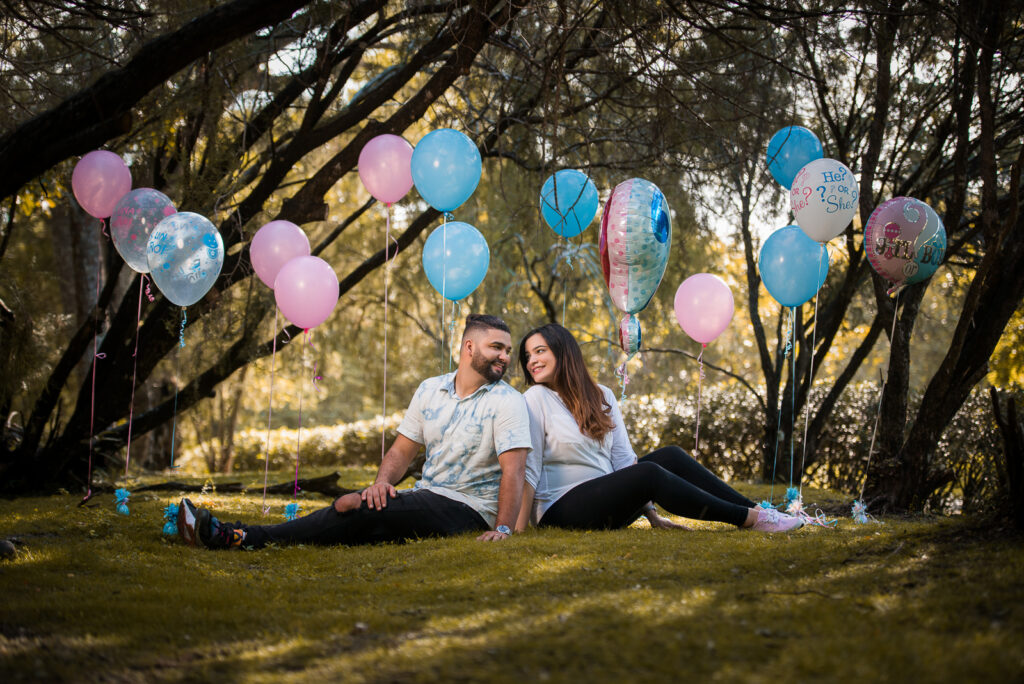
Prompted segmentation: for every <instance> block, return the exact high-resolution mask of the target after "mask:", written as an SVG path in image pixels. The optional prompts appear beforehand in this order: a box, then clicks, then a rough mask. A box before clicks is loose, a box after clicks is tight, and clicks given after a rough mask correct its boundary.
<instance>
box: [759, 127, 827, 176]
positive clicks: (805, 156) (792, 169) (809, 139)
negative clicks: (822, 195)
mask: <svg viewBox="0 0 1024 684" xmlns="http://www.w3.org/2000/svg"><path fill="white" fill-rule="evenodd" d="M822 156H824V150H822V148H821V141H820V140H818V137H817V136H816V135H814V133H811V132H810V131H809V130H807V129H806V128H804V127H803V126H786V127H785V128H782V129H780V130H779V131H777V132H776V133H775V135H773V136H772V139H771V140H770V141H769V142H768V153H767V154H766V157H767V160H768V171H769V172H771V174H772V178H774V179H775V181H776V182H777V183H778V184H779V185H781V186H782V187H784V188H786V189H787V190H789V189H790V188H791V187H792V186H793V179H794V178H796V174H797V172H799V171H800V169H802V168H803V167H804V166H806V165H807V164H809V163H810V162H812V161H814V160H815V159H821V158H822Z"/></svg>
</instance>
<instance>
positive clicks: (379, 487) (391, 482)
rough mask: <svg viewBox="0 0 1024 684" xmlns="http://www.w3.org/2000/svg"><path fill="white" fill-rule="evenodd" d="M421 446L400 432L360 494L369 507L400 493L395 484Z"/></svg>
mask: <svg viewBox="0 0 1024 684" xmlns="http://www.w3.org/2000/svg"><path fill="white" fill-rule="evenodd" d="M421 446H422V445H421V444H417V443H416V442H414V441H412V440H411V439H409V438H408V437H406V436H405V435H403V434H399V435H398V436H397V437H396V438H395V441H394V442H393V443H392V444H391V448H390V449H388V452H387V453H386V454H384V458H383V459H381V462H380V468H379V469H378V470H377V478H376V479H375V480H374V481H373V484H372V485H370V486H369V487H367V488H366V489H364V490H363V492H362V494H361V495H360V496H361V498H362V499H363V501H365V502H366V505H367V506H368V507H369V508H373V509H378V508H385V507H386V506H387V505H388V498H394V497H395V496H397V495H398V493H397V492H396V491H395V484H397V483H398V482H399V481H400V480H401V479H402V476H403V475H405V471H407V470H408V469H409V464H410V463H412V461H413V459H414V458H416V454H417V453H418V452H419V450H420V447H421ZM503 475H504V473H503ZM504 481H505V478H504V476H503V477H502V483H503V484H504Z"/></svg>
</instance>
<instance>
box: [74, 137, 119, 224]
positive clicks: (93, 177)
mask: <svg viewBox="0 0 1024 684" xmlns="http://www.w3.org/2000/svg"><path fill="white" fill-rule="evenodd" d="M131 189H132V172H131V171H129V170H128V166H127V165H126V164H125V163H124V160H123V159H121V157H120V156H119V155H116V154H114V153H113V152H108V151H107V150H93V151H92V152H89V153H88V154H86V155H85V156H84V157H82V158H81V159H80V160H79V161H78V163H77V164H75V170H74V171H72V172H71V190H72V191H73V192H74V193H75V199H76V200H78V203H79V204H80V205H82V208H83V209H85V211H86V213H87V214H89V215H90V216H95V217H96V218H106V217H108V216H110V215H111V214H112V213H113V211H114V205H115V204H117V200H119V199H121V198H122V197H124V196H125V194H126V193H127V192H128V191H129V190H131Z"/></svg>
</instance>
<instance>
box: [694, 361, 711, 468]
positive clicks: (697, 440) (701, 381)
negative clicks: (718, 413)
mask: <svg viewBox="0 0 1024 684" xmlns="http://www.w3.org/2000/svg"><path fill="white" fill-rule="evenodd" d="M707 348H708V345H707V344H706V343H702V344H701V348H700V354H698V355H697V363H698V364H700V375H698V376H697V429H696V431H695V432H694V435H693V455H694V456H696V455H697V451H698V450H699V448H700V399H701V389H702V386H703V384H704V350H705V349H707Z"/></svg>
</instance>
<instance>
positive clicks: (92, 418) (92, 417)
mask: <svg viewBox="0 0 1024 684" xmlns="http://www.w3.org/2000/svg"><path fill="white" fill-rule="evenodd" d="M104 234H106V225H105V221H104V219H100V233H98V234H97V235H96V315H95V318H94V319H93V328H92V393H91V400H90V408H89V466H88V468H89V469H88V471H87V472H86V476H85V496H84V497H83V498H82V501H81V502H80V503H79V505H81V504H84V503H85V502H86V501H88V500H89V499H91V498H92V452H93V444H94V440H95V432H96V431H95V423H96V361H97V360H98V359H102V358H106V354H104V355H102V356H101V355H100V353H99V344H100V341H99V340H100V336H99V331H100V270H101V267H102V264H101V263H100V254H101V253H102V251H103V238H102V235H104Z"/></svg>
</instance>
